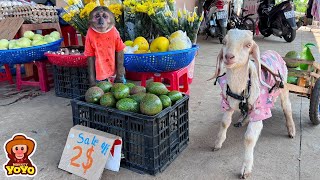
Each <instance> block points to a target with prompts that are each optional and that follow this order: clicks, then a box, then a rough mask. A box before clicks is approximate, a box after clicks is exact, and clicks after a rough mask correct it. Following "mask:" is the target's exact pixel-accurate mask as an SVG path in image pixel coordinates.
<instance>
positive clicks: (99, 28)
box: [84, 6, 126, 87]
mask: <svg viewBox="0 0 320 180" xmlns="http://www.w3.org/2000/svg"><path fill="white" fill-rule="evenodd" d="M88 24H89V28H88V31H87V35H86V42H85V52H84V55H86V56H87V57H88V58H87V63H88V72H89V83H90V86H91V87H92V86H95V85H96V82H98V81H103V80H107V79H109V78H110V77H112V76H113V75H114V74H116V78H115V80H114V82H115V83H126V79H125V68H124V52H123V50H124V48H125V44H124V43H123V41H122V39H121V37H120V34H119V32H118V30H117V29H116V28H115V18H114V15H113V13H112V12H111V11H110V10H109V9H108V8H107V7H105V6H97V7H95V8H94V9H93V10H92V11H91V12H90V14H89V23H88Z"/></svg>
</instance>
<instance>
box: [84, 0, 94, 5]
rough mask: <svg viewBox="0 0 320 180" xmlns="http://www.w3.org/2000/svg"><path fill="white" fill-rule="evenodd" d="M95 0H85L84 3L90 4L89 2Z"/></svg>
mask: <svg viewBox="0 0 320 180" xmlns="http://www.w3.org/2000/svg"><path fill="white" fill-rule="evenodd" d="M93 1H95V0H84V4H88V3H90V2H93Z"/></svg>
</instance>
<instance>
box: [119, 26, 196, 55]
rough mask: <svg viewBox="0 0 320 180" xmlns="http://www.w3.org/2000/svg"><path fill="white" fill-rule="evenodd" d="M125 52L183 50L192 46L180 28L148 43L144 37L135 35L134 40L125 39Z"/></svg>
mask: <svg viewBox="0 0 320 180" xmlns="http://www.w3.org/2000/svg"><path fill="white" fill-rule="evenodd" d="M124 43H125V45H126V49H125V53H126V54H132V53H134V54H144V53H158V52H167V51H175V50H183V49H188V48H191V47H192V43H191V40H190V38H189V37H188V36H187V34H186V32H183V31H181V30H179V31H176V32H174V33H172V34H171V35H170V36H169V37H168V38H166V37H163V36H159V37H157V38H155V39H154V40H153V41H151V43H150V44H149V43H148V41H147V40H146V39H145V38H144V37H141V36H139V37H137V38H136V39H135V40H134V41H125V42H124Z"/></svg>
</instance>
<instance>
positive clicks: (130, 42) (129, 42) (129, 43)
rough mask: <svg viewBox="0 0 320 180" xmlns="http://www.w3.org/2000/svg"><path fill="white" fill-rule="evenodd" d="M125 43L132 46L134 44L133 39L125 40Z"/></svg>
mask: <svg viewBox="0 0 320 180" xmlns="http://www.w3.org/2000/svg"><path fill="white" fill-rule="evenodd" d="M124 44H125V45H126V46H132V44H133V41H129V40H128V41H125V42H124Z"/></svg>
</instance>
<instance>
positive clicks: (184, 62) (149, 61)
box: [124, 45, 199, 73]
mask: <svg viewBox="0 0 320 180" xmlns="http://www.w3.org/2000/svg"><path fill="white" fill-rule="evenodd" d="M198 49H199V46H198V45H193V46H192V48H190V49H184V50H178V51H168V52H161V53H146V54H125V55H124V67H125V68H126V69H127V70H128V71H132V72H158V73H160V72H170V71H176V70H179V69H181V68H184V67H186V66H188V65H189V64H190V63H191V61H192V60H193V59H194V57H195V55H196V53H197V51H198Z"/></svg>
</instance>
